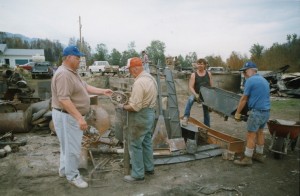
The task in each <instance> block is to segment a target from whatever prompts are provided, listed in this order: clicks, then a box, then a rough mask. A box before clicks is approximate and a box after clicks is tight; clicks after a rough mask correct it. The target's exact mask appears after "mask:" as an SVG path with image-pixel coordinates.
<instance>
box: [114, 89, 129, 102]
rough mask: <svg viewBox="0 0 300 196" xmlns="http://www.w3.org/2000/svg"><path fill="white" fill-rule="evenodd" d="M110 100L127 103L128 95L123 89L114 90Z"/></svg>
mask: <svg viewBox="0 0 300 196" xmlns="http://www.w3.org/2000/svg"><path fill="white" fill-rule="evenodd" d="M110 100H111V101H112V102H113V104H116V105H117V104H125V103H127V101H128V97H127V96H126V95H125V94H124V93H123V92H122V91H114V92H113V93H112V95H111V96H110Z"/></svg>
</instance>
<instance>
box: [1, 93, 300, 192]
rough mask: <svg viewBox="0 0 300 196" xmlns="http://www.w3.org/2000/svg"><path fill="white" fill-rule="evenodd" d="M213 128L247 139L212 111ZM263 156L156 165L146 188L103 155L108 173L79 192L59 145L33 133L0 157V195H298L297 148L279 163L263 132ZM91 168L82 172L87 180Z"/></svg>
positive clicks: (198, 112)
mask: <svg viewBox="0 0 300 196" xmlns="http://www.w3.org/2000/svg"><path fill="white" fill-rule="evenodd" d="M186 99H187V96H181V97H178V100H179V110H180V114H182V113H183V110H184V104H185V100H186ZM100 103H101V106H102V107H103V108H105V109H106V110H107V111H108V112H109V114H110V115H111V118H114V112H113V104H111V103H110V101H109V99H101V100H100ZM191 116H192V117H194V118H195V119H197V120H199V121H202V108H201V106H200V105H197V104H195V105H194V106H193V108H192V114H191ZM273 117H276V118H282V119H290V120H295V121H296V120H298V116H289V114H288V113H284V112H282V113H281V114H278V113H277V114H273V113H272V112H271V118H273ZM211 126H212V128H213V129H215V130H218V131H222V132H224V133H227V134H230V135H232V136H235V137H238V138H241V139H244V138H245V133H246V132H245V123H244V122H235V121H234V120H233V119H228V121H224V119H223V118H222V117H220V116H219V115H218V114H216V113H214V112H212V113H211ZM264 132H265V136H266V145H265V153H266V155H267V159H266V163H258V162H254V164H253V165H252V166H250V167H239V166H236V165H234V164H233V162H232V161H229V160H223V159H222V157H221V156H216V157H213V158H207V159H201V160H196V161H190V162H185V163H178V164H170V165H162V166H156V167H155V175H153V176H146V177H145V178H146V181H145V183H144V184H128V183H126V182H123V181H122V178H123V168H122V167H121V166H120V165H121V164H119V161H120V159H122V156H120V155H116V154H113V155H109V154H101V155H99V156H98V157H97V158H98V160H97V161H99V162H100V161H101V160H103V159H104V158H110V159H111V160H114V161H111V162H110V164H109V167H108V170H107V171H106V172H102V173H99V172H98V173H97V175H95V176H94V177H93V180H92V181H89V185H90V186H89V188H87V189H78V188H76V187H74V186H72V185H70V184H69V183H68V182H67V180H66V179H64V178H59V176H58V164H59V143H58V139H57V137H56V136H51V135H50V132H49V130H32V131H31V132H29V133H26V134H18V135H16V136H17V137H18V138H19V139H27V145H25V146H22V147H20V151H19V152H16V153H12V154H9V155H8V156H7V157H5V158H2V159H0V195H3V196H4V195H116V196H119V195H136V196H140V195H155V196H156V195H167V196H168V195H170V196H177V195H178V196H179V195H180V196H181V195H220V196H221V195H224V196H225V195H228V196H229V195H247V196H248V195H255V196H260V195H261V196H266V195H272V196H282V195H285V196H297V195H299V161H300V159H299V149H298V148H297V149H296V150H295V151H291V150H289V151H288V154H287V155H286V156H284V158H283V159H281V160H277V159H274V158H273V154H272V153H271V152H270V151H268V147H269V144H270V141H271V140H270V139H271V137H270V134H269V131H268V129H267V128H266V129H265V131H264ZM91 170H92V166H91V163H89V169H88V170H87V171H86V170H85V171H82V175H83V177H84V179H86V180H89V172H91Z"/></svg>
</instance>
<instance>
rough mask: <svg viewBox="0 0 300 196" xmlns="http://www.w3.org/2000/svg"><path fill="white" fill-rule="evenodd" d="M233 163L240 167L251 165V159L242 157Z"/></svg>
mask: <svg viewBox="0 0 300 196" xmlns="http://www.w3.org/2000/svg"><path fill="white" fill-rule="evenodd" d="M233 163H234V164H236V165H242V166H247V165H252V157H247V156H244V157H243V158H241V159H240V160H235V161H234V162H233Z"/></svg>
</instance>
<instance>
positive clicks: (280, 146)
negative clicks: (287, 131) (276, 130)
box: [273, 137, 284, 159]
mask: <svg viewBox="0 0 300 196" xmlns="http://www.w3.org/2000/svg"><path fill="white" fill-rule="evenodd" d="M273 149H274V150H276V151H279V152H284V138H283V137H277V138H276V140H275V144H274V147H273ZM274 158H275V159H282V158H283V154H281V153H276V152H274Z"/></svg>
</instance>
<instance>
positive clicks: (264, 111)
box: [251, 109, 270, 112]
mask: <svg viewBox="0 0 300 196" xmlns="http://www.w3.org/2000/svg"><path fill="white" fill-rule="evenodd" d="M251 111H258V112H269V111H270V109H267V110H259V109H251Z"/></svg>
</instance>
